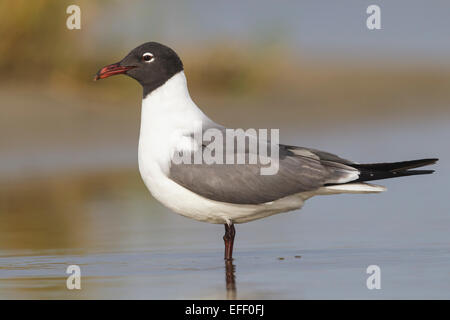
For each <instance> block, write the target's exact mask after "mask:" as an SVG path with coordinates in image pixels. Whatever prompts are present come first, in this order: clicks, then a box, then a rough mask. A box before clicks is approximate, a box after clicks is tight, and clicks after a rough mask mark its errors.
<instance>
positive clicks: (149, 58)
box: [142, 52, 153, 62]
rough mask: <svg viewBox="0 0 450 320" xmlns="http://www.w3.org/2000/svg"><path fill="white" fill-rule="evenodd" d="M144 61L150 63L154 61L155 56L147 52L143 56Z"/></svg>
mask: <svg viewBox="0 0 450 320" xmlns="http://www.w3.org/2000/svg"><path fill="white" fill-rule="evenodd" d="M142 60H144V61H145V62H150V61H152V60H153V55H152V54H151V53H150V52H146V53H144V54H143V55H142Z"/></svg>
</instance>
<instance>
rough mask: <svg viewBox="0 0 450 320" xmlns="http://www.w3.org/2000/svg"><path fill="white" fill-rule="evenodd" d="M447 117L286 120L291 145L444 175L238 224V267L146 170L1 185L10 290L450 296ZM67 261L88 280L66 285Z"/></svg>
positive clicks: (0, 221) (2, 283)
mask: <svg viewBox="0 0 450 320" xmlns="http://www.w3.org/2000/svg"><path fill="white" fill-rule="evenodd" d="M449 123H450V121H449V119H444V118H442V119H439V120H427V121H426V122H425V123H422V122H420V121H418V122H416V123H414V124H412V125H404V124H401V125H398V124H397V123H395V122H393V121H392V122H389V121H387V122H385V123H383V126H382V127H378V126H375V125H365V126H362V125H361V126H360V127H352V128H348V127H345V128H340V129H337V128H336V129H330V130H329V131H327V132H322V133H318V132H309V133H308V132H300V133H299V129H298V128H290V129H286V130H284V131H283V130H282V131H281V133H282V142H286V143H292V144H299V145H304V146H315V147H317V148H319V149H324V150H328V151H331V152H336V153H339V154H340V155H342V156H343V157H348V158H351V159H354V160H356V161H360V162H368V161H386V160H391V161H397V160H405V159H414V158H421V157H430V156H438V157H439V158H441V160H440V162H439V163H438V164H437V165H435V166H434V167H433V169H435V170H436V171H437V172H436V173H435V174H434V175H429V176H418V177H409V178H402V179H394V180H389V181H385V182H383V184H384V185H386V186H387V187H388V192H385V193H383V194H378V195H340V196H328V197H316V198H313V199H311V200H309V201H308V202H307V203H306V204H305V206H304V208H303V209H302V210H301V211H295V212H291V213H287V214H281V215H277V216H273V217H269V218H267V219H263V220H261V221H255V222H252V223H248V224H243V225H237V227H236V231H237V236H236V241H235V253H234V254H235V260H234V261H233V266H226V265H225V263H224V261H223V242H222V235H223V231H224V230H223V226H221V225H209V224H204V223H200V222H195V221H191V220H188V219H186V218H183V217H181V216H178V215H175V214H173V213H171V212H170V211H169V210H168V209H166V208H164V207H162V206H161V205H160V204H158V203H157V202H156V201H154V200H153V199H152V198H151V197H150V196H149V194H148V192H147V191H146V189H145V187H144V185H143V183H142V182H141V181H140V178H139V176H138V173H137V167H136V168H133V167H132V168H130V170H123V172H122V171H121V172H114V173H109V172H104V173H99V172H95V170H91V171H86V172H85V173H84V174H80V173H76V174H72V175H67V176H58V177H53V178H51V179H50V178H48V179H44V180H42V179H37V180H36V181H27V183H26V184H25V185H23V184H20V183H18V184H17V185H14V186H12V185H9V186H7V187H3V189H2V198H1V199H0V200H1V207H0V209H1V211H2V214H1V215H0V298H3V299H4V298H7V299H14V298H25V299H29V298H43V299H56V298H63V299H79V298H89V299H90V298H104V299H109V298H118V299H128V298H138V299H147V298H149V299H164V298H176V299H178V298H179V299H184V298H187V299H188V298H189V299H195V298H199V299H208V298H242V299H247V298H248V299H259V298H261V299H302V298H330V299H349V298H363V299H386V298H394V299H403V298H413V299H415V298H437V299H449V298H450V233H449V230H450V206H449V204H448V201H447V198H448V195H449V183H448V181H450V164H449V162H448V160H447V159H448V158H449V156H450V150H449V148H448V141H449V139H450V127H449ZM71 264H76V265H79V266H80V268H81V275H82V280H81V286H82V289H81V290H68V289H67V288H66V279H67V274H66V273H65V272H66V268H67V266H69V265H71ZM369 265H378V266H379V267H380V268H381V289H380V290H368V289H367V287H366V279H367V277H368V276H369V275H368V274H366V268H367V267H368V266H369ZM231 268H233V269H235V270H234V273H233V274H231ZM227 269H228V290H227V282H226V276H227V274H226V271H227ZM233 279H234V280H233Z"/></svg>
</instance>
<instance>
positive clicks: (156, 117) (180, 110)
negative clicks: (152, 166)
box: [139, 71, 213, 171]
mask: <svg viewBox="0 0 450 320" xmlns="http://www.w3.org/2000/svg"><path fill="white" fill-rule="evenodd" d="M210 123H213V122H212V121H211V120H210V119H209V118H208V117H207V116H206V115H205V114H204V113H203V112H202V111H201V110H200V109H199V108H198V107H197V106H196V105H195V103H194V102H193V101H192V99H191V96H190V95H189V91H188V88H187V82H186V77H185V75H184V72H183V71H181V72H179V73H177V74H176V75H174V76H173V77H172V78H170V79H169V80H168V81H167V82H166V83H165V84H164V85H162V86H161V87H159V88H157V89H155V90H154V91H152V92H151V93H150V94H148V95H147V96H146V97H145V98H144V99H143V100H142V114H141V131H140V136H139V163H140V167H141V166H142V164H144V163H145V164H146V165H145V166H146V167H147V166H148V163H155V162H157V163H158V165H159V166H160V167H161V169H163V171H167V170H168V169H169V166H170V158H171V156H172V155H173V152H174V150H175V149H177V148H178V146H179V145H180V143H181V144H182V143H183V139H186V136H188V135H190V134H191V133H193V132H194V131H196V130H201V128H202V126H206V125H207V124H210Z"/></svg>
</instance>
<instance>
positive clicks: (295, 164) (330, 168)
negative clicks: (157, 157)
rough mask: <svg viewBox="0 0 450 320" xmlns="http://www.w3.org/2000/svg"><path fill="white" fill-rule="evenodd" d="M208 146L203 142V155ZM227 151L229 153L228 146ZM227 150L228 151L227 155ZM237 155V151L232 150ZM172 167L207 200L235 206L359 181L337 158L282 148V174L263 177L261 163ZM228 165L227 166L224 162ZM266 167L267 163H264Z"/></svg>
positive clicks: (179, 179)
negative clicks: (329, 185) (328, 185)
mask: <svg viewBox="0 0 450 320" xmlns="http://www.w3.org/2000/svg"><path fill="white" fill-rule="evenodd" d="M205 148H208V145H207V144H206V143H204V142H202V151H204V150H205ZM224 148H225V149H226V147H225V145H224ZM226 152H227V150H226V151H225V153H226ZM232 152H234V153H235V154H236V153H237V151H235V150H233V151H232ZM244 153H245V157H246V162H245V163H246V164H205V163H202V164H185V163H182V164H175V163H172V164H171V168H170V173H169V177H170V178H171V179H172V180H174V181H175V182H177V183H178V184H180V185H182V186H183V187H185V188H187V189H189V190H190V191H192V192H195V193H197V194H199V195H201V196H203V197H205V198H208V199H211V200H216V201H220V202H227V203H234V204H261V203H266V202H270V201H274V200H277V199H280V198H283V197H286V196H289V195H293V194H296V193H300V192H307V191H313V190H317V189H318V188H320V187H322V186H324V185H326V184H333V183H345V182H348V181H352V180H356V179H357V178H358V175H359V171H358V170H357V169H355V168H353V167H351V166H350V165H351V164H352V162H350V161H348V160H345V159H342V158H339V157H338V156H336V155H333V154H330V153H327V152H323V151H318V150H315V149H308V148H302V147H295V146H287V145H279V157H278V160H275V159H272V161H278V167H279V170H278V172H277V173H276V174H274V175H261V171H260V169H261V167H263V166H264V165H263V164H261V163H260V162H258V163H256V164H249V162H248V156H249V154H250V153H251V151H249V149H248V148H246V149H245V150H244ZM224 163H225V162H224ZM263 163H267V162H263Z"/></svg>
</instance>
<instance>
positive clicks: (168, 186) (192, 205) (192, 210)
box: [139, 158, 304, 224]
mask: <svg viewBox="0 0 450 320" xmlns="http://www.w3.org/2000/svg"><path fill="white" fill-rule="evenodd" d="M154 164H155V163H153V165H152V164H150V163H146V162H145V161H144V159H141V158H140V162H139V168H140V172H141V176H142V179H143V180H144V183H145V185H146V186H147V188H148V189H149V190H150V192H151V194H152V195H153V196H154V197H155V198H156V199H157V200H158V201H160V202H161V203H162V204H164V205H165V206H166V207H168V208H169V209H171V210H173V211H175V212H176V213H179V214H181V215H183V216H185V217H188V218H191V219H195V220H198V221H203V222H209V223H219V224H223V223H230V222H233V223H243V222H248V221H252V220H256V219H261V218H264V217H267V216H270V215H273V214H276V213H280V212H285V211H290V210H294V209H298V208H301V206H302V205H303V201H304V197H302V195H300V194H296V195H292V196H289V197H285V198H282V199H279V200H276V201H272V202H268V203H264V204H258V205H248V204H232V203H225V202H219V201H214V200H210V199H207V198H204V197H202V196H199V195H197V194H195V193H193V192H192V191H190V190H188V189H186V188H184V187H183V186H180V185H179V184H177V183H176V182H174V181H172V180H170V179H169V178H168V177H167V176H166V175H165V174H164V173H163V172H162V171H161V170H158V166H157V165H154Z"/></svg>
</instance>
